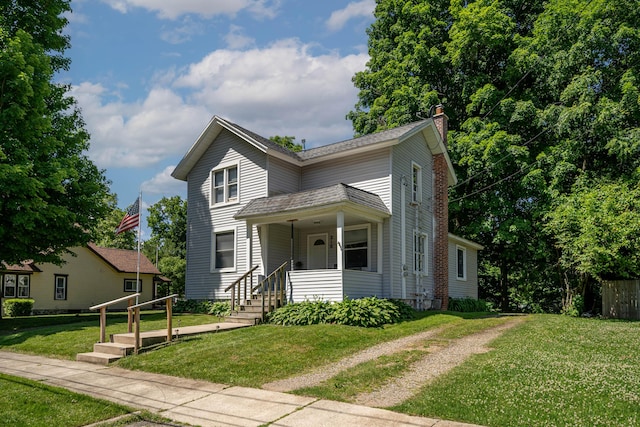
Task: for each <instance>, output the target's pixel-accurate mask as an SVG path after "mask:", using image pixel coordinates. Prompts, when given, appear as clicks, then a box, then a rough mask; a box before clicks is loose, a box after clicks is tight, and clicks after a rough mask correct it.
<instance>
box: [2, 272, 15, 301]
mask: <svg viewBox="0 0 640 427" xmlns="http://www.w3.org/2000/svg"><path fill="white" fill-rule="evenodd" d="M17 283H18V276H17V275H15V274H5V275H4V280H3V288H4V297H5V298H15V297H16V296H17V294H16V287H17V286H16V285H17Z"/></svg>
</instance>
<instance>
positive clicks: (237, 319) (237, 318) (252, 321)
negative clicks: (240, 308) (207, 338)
mask: <svg viewBox="0 0 640 427" xmlns="http://www.w3.org/2000/svg"><path fill="white" fill-rule="evenodd" d="M224 321H225V322H229V323H244V324H246V325H257V324H258V323H260V322H262V316H261V315H260V314H255V313H243V312H239V313H233V314H231V315H230V316H226V317H225V318H224Z"/></svg>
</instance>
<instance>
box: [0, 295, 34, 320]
mask: <svg viewBox="0 0 640 427" xmlns="http://www.w3.org/2000/svg"><path fill="white" fill-rule="evenodd" d="M33 303H34V301H33V300H32V299H29V298H11V299H7V300H4V303H3V304H2V306H3V308H4V312H5V313H6V315H7V316H9V317H18V316H29V315H30V314H31V310H33Z"/></svg>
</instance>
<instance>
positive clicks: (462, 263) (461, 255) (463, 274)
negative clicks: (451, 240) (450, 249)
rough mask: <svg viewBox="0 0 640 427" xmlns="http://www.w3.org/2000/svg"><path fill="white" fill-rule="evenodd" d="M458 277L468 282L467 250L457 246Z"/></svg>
mask: <svg viewBox="0 0 640 427" xmlns="http://www.w3.org/2000/svg"><path fill="white" fill-rule="evenodd" d="M456 271H457V273H456V276H457V277H458V280H467V248H465V247H464V246H457V245H456Z"/></svg>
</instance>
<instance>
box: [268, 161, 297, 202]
mask: <svg viewBox="0 0 640 427" xmlns="http://www.w3.org/2000/svg"><path fill="white" fill-rule="evenodd" d="M268 168H269V169H268V178H269V196H276V195H278V194H285V193H296V192H298V191H300V167H299V166H296V165H292V164H291V163H287V162H285V161H284V160H281V159H277V158H274V157H271V158H269V162H268Z"/></svg>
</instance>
